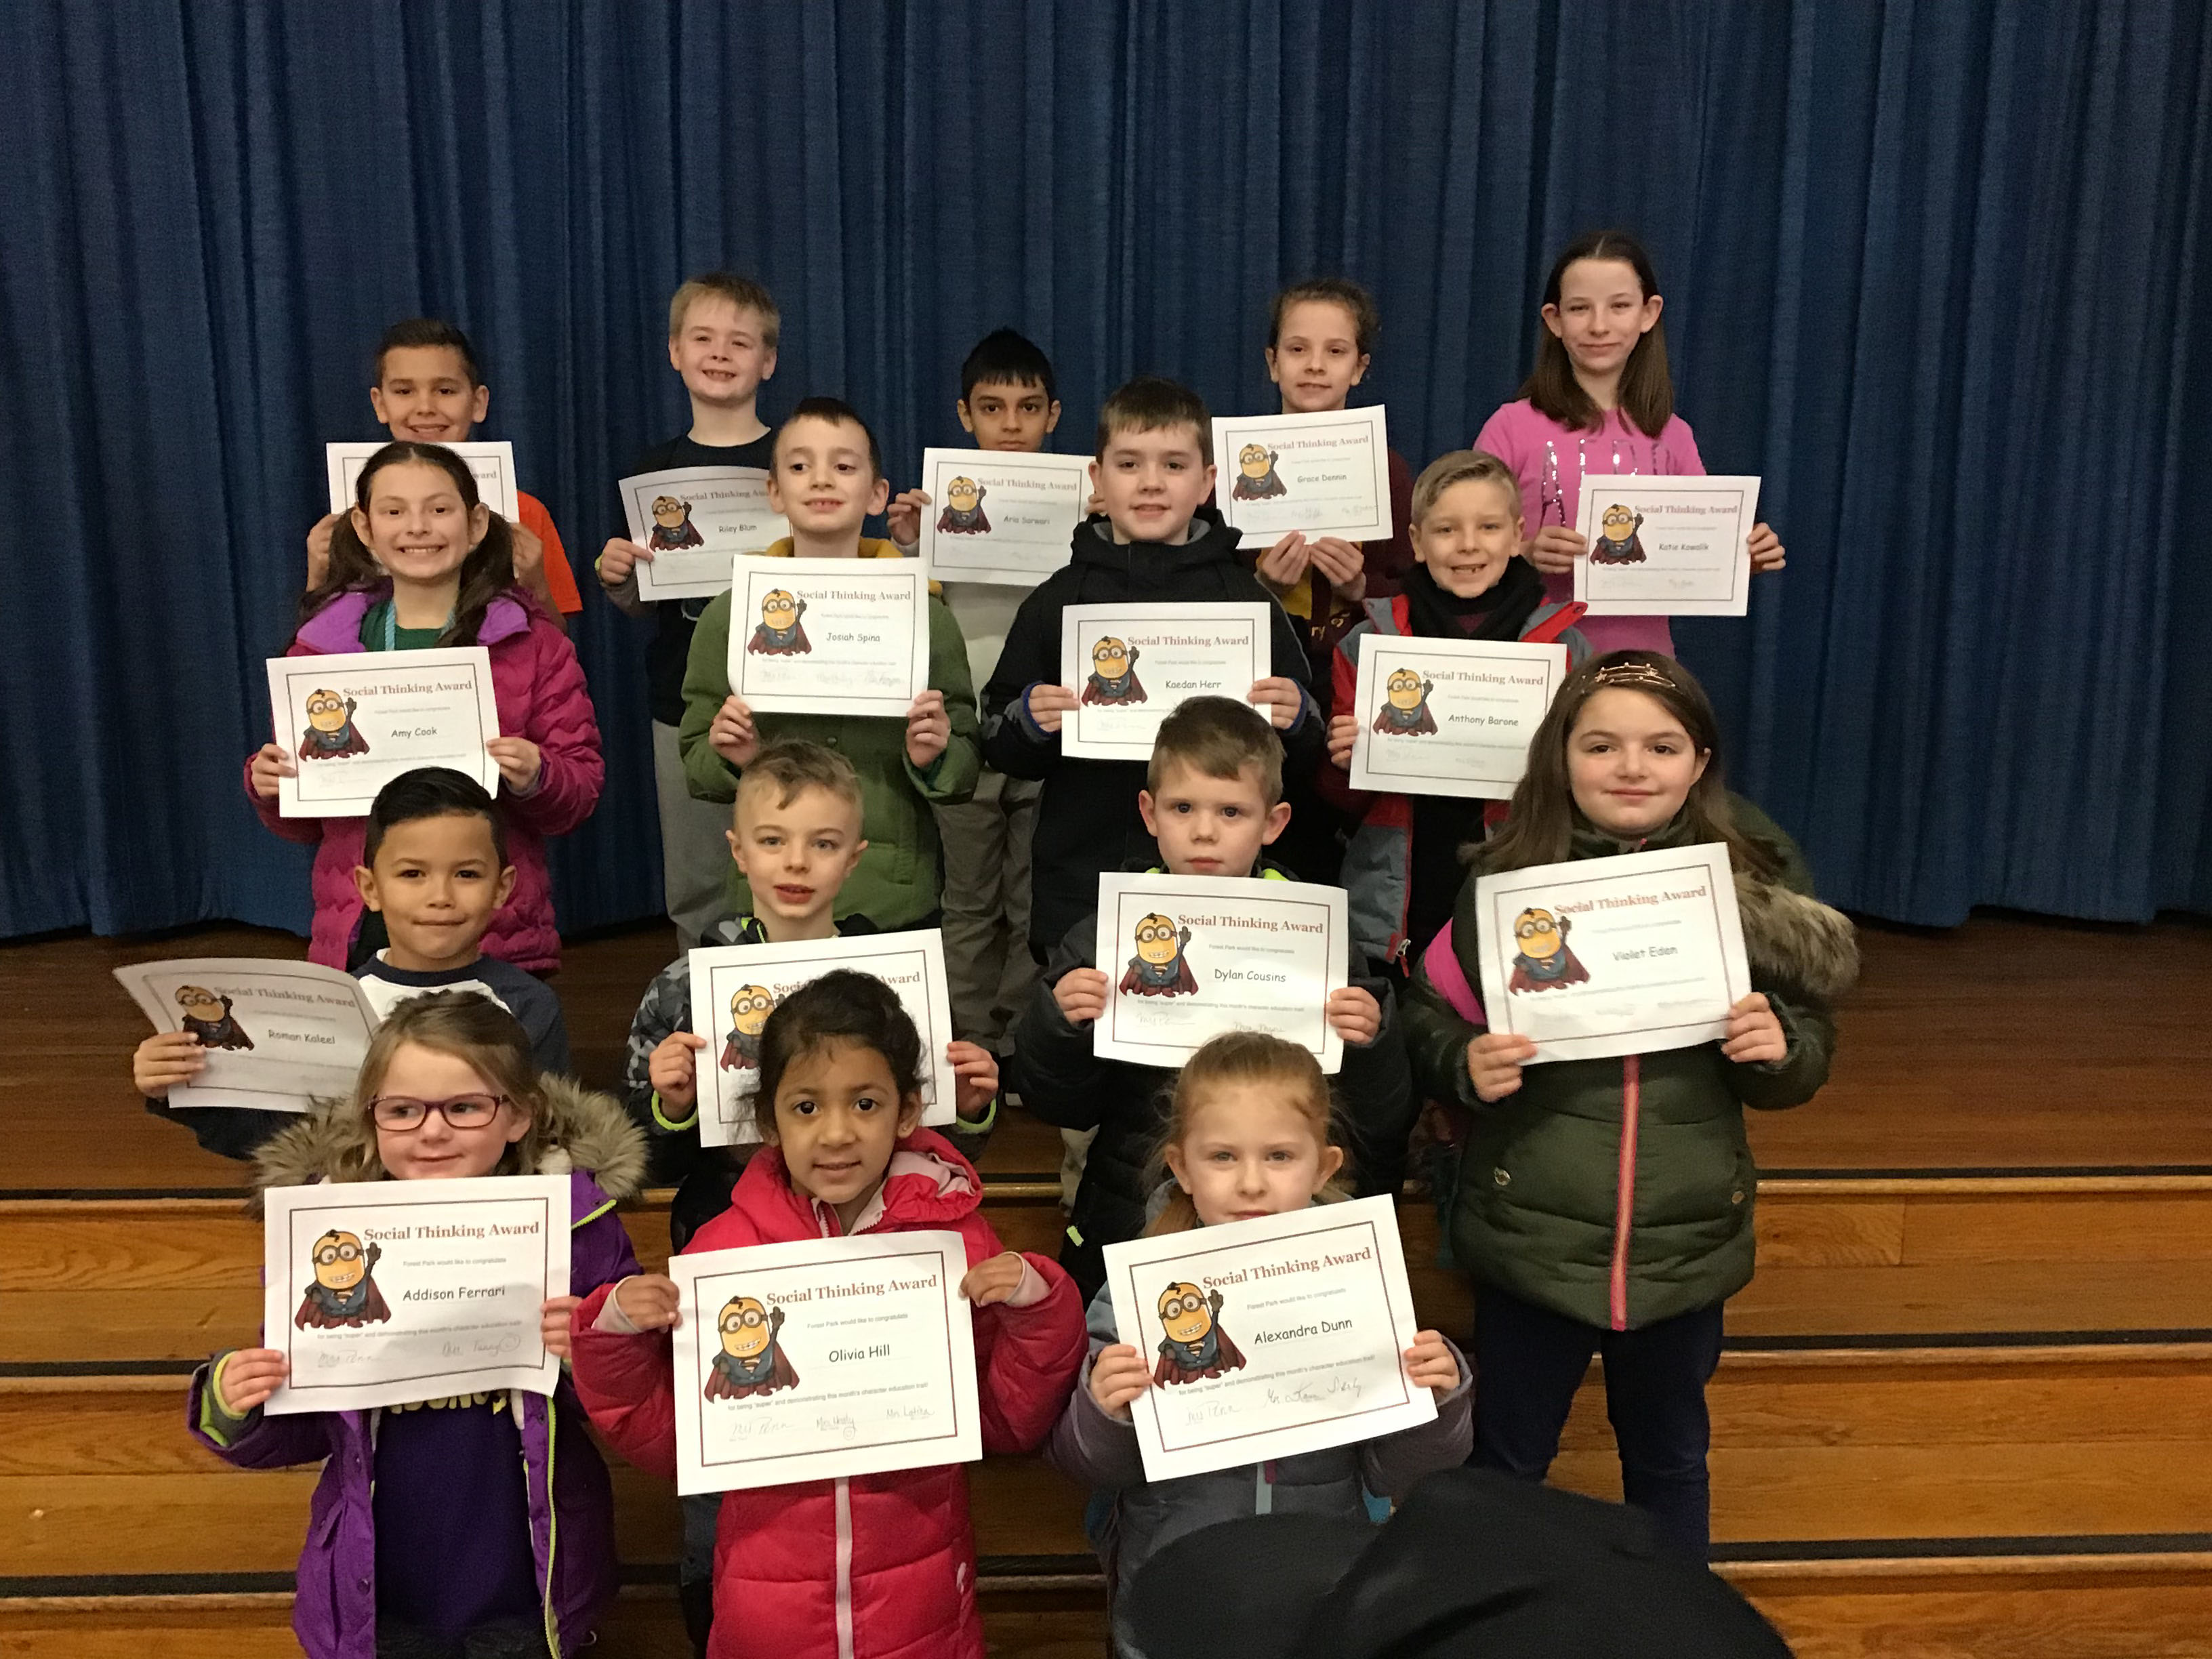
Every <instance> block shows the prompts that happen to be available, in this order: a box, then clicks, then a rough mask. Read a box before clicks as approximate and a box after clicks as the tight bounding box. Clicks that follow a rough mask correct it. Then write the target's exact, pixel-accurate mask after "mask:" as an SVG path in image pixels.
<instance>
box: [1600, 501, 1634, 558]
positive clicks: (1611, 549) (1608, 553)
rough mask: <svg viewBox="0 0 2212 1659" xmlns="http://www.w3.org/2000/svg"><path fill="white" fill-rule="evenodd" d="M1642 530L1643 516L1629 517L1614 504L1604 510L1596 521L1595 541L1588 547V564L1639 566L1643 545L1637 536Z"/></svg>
mask: <svg viewBox="0 0 2212 1659" xmlns="http://www.w3.org/2000/svg"><path fill="white" fill-rule="evenodd" d="M1643 528H1644V515H1643V514H1642V513H1631V512H1630V511H1629V510H1628V509H1627V508H1626V507H1623V506H1621V505H1620V503H1619V502H1618V501H1616V502H1614V503H1613V505H1612V506H1611V507H1607V508H1606V510H1605V516H1604V517H1603V518H1602V519H1600V520H1598V526H1597V539H1596V540H1595V541H1594V542H1592V543H1591V544H1590V550H1589V558H1590V562H1591V563H1592V564H1642V563H1643V562H1644V542H1643V539H1642V538H1640V537H1638V535H1637V533H1636V532H1638V531H1639V530H1641V529H1643Z"/></svg>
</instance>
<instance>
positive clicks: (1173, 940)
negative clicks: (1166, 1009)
mask: <svg viewBox="0 0 2212 1659" xmlns="http://www.w3.org/2000/svg"><path fill="white" fill-rule="evenodd" d="M1189 943H1190V929H1189V928H1188V927H1176V924H1175V918H1174V917H1173V916H1164V915H1160V914H1159V913H1158V911H1155V912H1153V914H1152V915H1149V916H1146V918H1145V919H1144V920H1143V921H1139V923H1138V924H1137V954H1136V955H1134V956H1133V957H1130V958H1129V968H1128V971H1127V973H1125V974H1123V975H1121V989H1122V990H1124V991H1131V992H1134V993H1135V994H1137V995H1139V996H1140V997H1182V996H1188V995H1190V994H1192V993H1193V992H1194V991H1196V990H1197V989H1198V981H1196V980H1195V979H1194V978H1192V977H1191V972H1190V958H1189V957H1186V956H1184V955H1183V953H1182V947H1183V946H1184V945H1188V944H1189Z"/></svg>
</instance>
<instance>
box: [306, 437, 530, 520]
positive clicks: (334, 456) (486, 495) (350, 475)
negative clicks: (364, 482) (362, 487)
mask: <svg viewBox="0 0 2212 1659" xmlns="http://www.w3.org/2000/svg"><path fill="white" fill-rule="evenodd" d="M391 441H392V440H391V439H389V438H379V439H375V440H373V441H371V440H364V441H362V442H360V443H343V444H326V445H325V446H324V449H323V454H324V465H325V469H326V470H327V471H328V472H329V474H330V482H331V512H333V513H343V512H346V511H348V510H349V509H350V508H351V507H352V506H353V504H354V502H353V495H354V487H355V486H356V484H357V483H360V481H361V470H362V467H364V466H366V465H368V458H369V457H370V456H372V455H374V454H375V453H376V452H377V451H378V450H380V449H381V448H383V447H385V445H386V444H388V443H390V442H391ZM442 447H444V448H447V449H450V450H452V451H453V453H454V454H456V455H458V456H459V457H460V458H461V459H463V460H464V461H465V462H467V463H468V467H469V471H471V472H472V473H474V474H475V475H476V481H477V496H478V497H479V498H480V499H481V500H482V501H483V504H484V505H485V506H486V507H489V508H490V509H491V510H492V511H493V512H495V513H498V514H499V516H500V517H501V518H502V519H505V520H508V521H509V522H510V523H511V522H513V520H515V519H516V518H517V517H519V516H520V512H521V508H520V505H519V503H518V502H517V501H516V499H515V497H516V489H515V483H514V446H513V444H511V443H509V442H507V440H506V439H504V438H501V439H500V440H498V441H496V442H490V443H465V444H446V445H444V446H442Z"/></svg>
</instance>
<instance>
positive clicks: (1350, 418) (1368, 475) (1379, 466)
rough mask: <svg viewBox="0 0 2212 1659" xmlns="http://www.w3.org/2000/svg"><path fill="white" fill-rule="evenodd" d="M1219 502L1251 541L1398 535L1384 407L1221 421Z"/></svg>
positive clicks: (1216, 425)
mask: <svg viewBox="0 0 2212 1659" xmlns="http://www.w3.org/2000/svg"><path fill="white" fill-rule="evenodd" d="M1213 461H1214V466H1215V468H1216V471H1215V483H1214V490H1213V499H1214V504H1215V505H1216V506H1218V507H1220V509H1221V516H1222V518H1223V519H1225V520H1227V521H1228V522H1229V523H1231V524H1232V525H1234V526H1237V529H1239V530H1241V531H1243V532H1244V538H1245V541H1246V543H1247V544H1248V545H1249V544H1250V543H1252V542H1255V541H1256V542H1259V543H1261V544H1267V543H1270V542H1273V541H1274V540H1276V539H1277V538H1279V537H1282V536H1285V535H1287V534H1289V533H1290V532H1291V531H1294V530H1295V531H1297V532H1301V533H1303V534H1304V535H1305V536H1306V537H1308V538H1313V537H1318V536H1339V537H1341V538H1344V539H1345V540H1346V541H1351V542H1373V541H1387V540H1389V538H1390V533H1391V524H1390V440H1389V425H1388V422H1385V420H1384V419H1383V407H1382V405H1381V404H1376V405H1375V406H1374V407H1373V408H1371V409H1335V410H1324V411H1323V412H1322V413H1320V414H1317V415H1243V416H1217V417H1216V418H1215V420H1214V422H1213Z"/></svg>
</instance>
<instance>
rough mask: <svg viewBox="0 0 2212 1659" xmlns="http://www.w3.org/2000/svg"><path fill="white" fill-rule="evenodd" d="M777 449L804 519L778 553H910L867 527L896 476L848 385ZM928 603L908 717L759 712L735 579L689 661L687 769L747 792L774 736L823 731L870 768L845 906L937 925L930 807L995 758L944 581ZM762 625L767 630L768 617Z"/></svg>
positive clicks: (807, 407) (732, 904)
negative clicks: (747, 779)
mask: <svg viewBox="0 0 2212 1659" xmlns="http://www.w3.org/2000/svg"><path fill="white" fill-rule="evenodd" d="M774 453H775V461H774V470H773V471H771V472H770V473H769V486H768V490H769V505H770V506H772V507H775V510H776V511H777V512H779V513H782V514H783V515H784V516H785V517H786V518H787V520H790V522H791V532H792V533H791V534H790V536H788V537H787V538H785V539H783V540H782V541H780V542H777V543H776V544H775V545H774V546H772V547H770V548H769V550H768V552H767V554H766V555H765V556H766V557H769V558H786V559H787V558H793V557H799V558H809V559H896V558H897V557H898V556H899V550H898V549H897V548H896V547H895V546H893V545H892V544H890V543H889V542H884V541H874V540H871V539H868V538H864V537H862V535H861V534H860V526H861V524H862V522H863V521H864V520H866V518H867V516H868V514H870V513H880V512H882V511H883V509H884V498H885V497H886V496H887V495H889V493H890V487H889V486H888V485H886V484H885V483H884V470H883V456H882V453H881V452H880V451H878V448H877V447H876V437H875V434H874V433H872V432H871V431H870V430H869V429H868V425H867V422H865V421H863V420H862V419H861V418H860V416H859V415H858V414H857V413H856V412H855V411H854V410H852V409H850V408H849V407H848V406H847V405H846V404H842V403H840V402H839V401H838V400H837V399H836V398H806V399H805V401H803V402H802V403H800V404H799V407H798V408H796V409H795V410H793V411H792V414H791V418H790V419H789V420H787V421H786V422H784V423H783V424H782V425H781V427H779V428H777V429H776V435H775V452H774ZM784 598H785V599H787V600H788V599H789V598H790V596H789V595H785V596H784ZM928 605H929V684H928V689H927V690H924V691H922V692H921V695H920V696H916V697H915V700H914V702H913V703H912V705H911V706H909V707H908V709H907V712H906V718H905V720H903V721H899V720H886V719H883V718H880V717H877V716H870V715H866V714H857V715H856V714H840V713H838V712H836V705H835V704H834V703H832V704H829V705H828V706H825V707H824V708H823V709H822V710H821V712H819V713H816V714H766V713H763V714H758V715H756V714H755V713H754V711H753V709H752V708H750V706H749V705H748V704H747V703H746V702H745V701H744V699H743V698H742V697H738V696H732V694H731V691H730V629H731V627H732V620H731V616H730V611H731V599H730V595H728V594H727V593H724V594H721V595H720V596H718V597H717V598H715V599H712V600H710V601H708V605H707V609H706V611H704V612H703V613H702V615H701V616H700V618H699V625H698V627H697V629H696V630H695V631H694V632H693V634H692V636H691V654H690V665H689V666H688V667H687V668H686V669H685V671H684V728H683V732H682V737H681V743H682V748H683V753H684V774H685V776H686V777H687V778H688V779H689V781H690V787H691V793H692V795H693V796H694V798H696V799H699V800H711V801H727V800H732V799H735V797H736V794H737V787H738V779H739V778H741V777H742V776H744V769H745V768H746V767H748V766H750V764H751V763H752V762H753V758H754V757H755V756H757V755H758V754H759V753H760V751H761V749H762V747H763V744H768V743H770V742H773V741H775V739H776V738H805V739H806V740H807V741H809V742H811V743H818V744H823V745H825V746H827V747H829V748H833V749H836V750H838V751H839V752H840V753H842V754H843V755H844V756H845V757H846V758H847V759H848V760H849V761H851V762H852V763H853V766H854V769H855V770H856V771H857V772H858V773H859V774H860V795H861V800H862V803H863V806H862V812H861V829H862V831H863V833H864V834H865V835H866V837H867V839H866V843H865V850H864V851H863V852H862V854H861V855H860V863H859V864H858V865H857V866H855V867H854V871H853V878H852V879H851V880H850V881H849V882H848V883H846V884H845V887H844V889H843V890H842V892H841V893H840V895H839V896H838V901H837V914H838V915H852V914H854V912H856V911H857V912H859V913H860V914H863V915H866V916H867V917H869V918H870V919H871V920H872V921H874V922H875V923H876V925H877V926H878V927H884V928H890V929H896V928H901V927H918V926H921V925H924V919H925V918H927V917H930V916H932V915H933V913H934V912H935V911H936V910H937V908H938V844H937V823H936V820H935V819H933V817H931V816H930V810H929V809H930V808H931V807H932V806H933V805H935V804H937V803H939V802H942V801H963V800H966V799H968V797H969V795H971V794H972V793H975V777H976V775H977V773H978V772H980V771H981V769H982V757H981V754H980V753H979V752H978V750H977V748H976V744H975V685H974V683H973V682H972V681H970V680H969V678H968V650H967V647H966V646H965V645H964V644H963V643H962V641H961V638H960V625H959V624H958V623H956V622H954V621H953V620H952V613H951V611H948V610H946V609H945V599H944V597H943V595H942V594H941V593H939V592H938V590H937V585H936V584H935V583H934V582H933V583H931V584H930V594H929V601H928ZM779 614H780V616H781V617H783V618H784V626H783V628H782V629H781V630H777V631H780V632H781V633H782V634H787V635H789V636H790V637H792V638H793V639H795V640H799V641H803V640H804V629H805V621H804V617H803V616H802V615H801V614H800V613H799V611H797V609H796V608H795V607H793V608H792V609H789V610H787V611H783V612H780V613H779ZM748 625H749V626H750V625H751V624H750V623H748ZM759 628H760V630H761V631H762V632H763V637H766V636H767V635H768V634H769V631H770V630H769V624H768V623H767V622H766V621H763V622H762V623H760V624H759ZM764 648H772V649H785V648H787V647H781V646H773V647H764ZM799 648H801V649H804V648H805V647H804V645H803V643H802V645H801V646H800V647H799ZM902 695H903V694H902ZM728 883H729V885H728V893H729V908H730V909H731V910H732V912H735V913H737V914H738V915H743V914H744V912H746V911H748V910H750V909H751V908H753V896H752V890H751V887H750V884H749V883H748V882H747V881H746V879H745V877H744V872H743V871H742V870H734V869H733V870H732V871H730V872H729V875H728Z"/></svg>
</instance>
